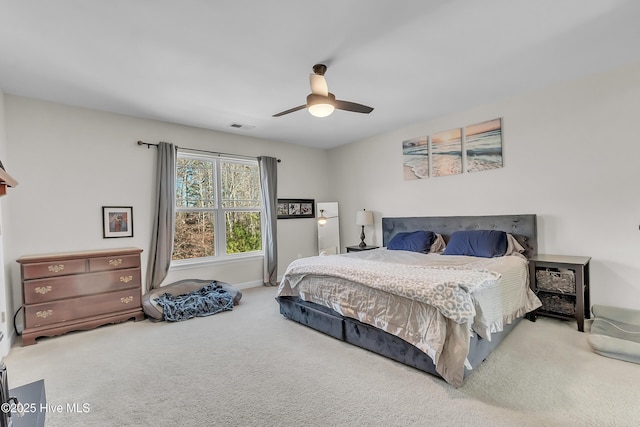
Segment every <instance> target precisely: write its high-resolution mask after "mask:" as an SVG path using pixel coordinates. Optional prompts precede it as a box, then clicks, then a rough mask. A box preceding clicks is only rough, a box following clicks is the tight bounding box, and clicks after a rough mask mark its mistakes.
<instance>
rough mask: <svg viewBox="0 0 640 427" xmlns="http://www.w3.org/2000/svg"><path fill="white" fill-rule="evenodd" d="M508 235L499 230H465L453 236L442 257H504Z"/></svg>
mask: <svg viewBox="0 0 640 427" xmlns="http://www.w3.org/2000/svg"><path fill="white" fill-rule="evenodd" d="M506 251H507V233H505V232H504V231H498V230H465V231H456V232H454V233H453V234H452V235H451V238H450V239H449V243H448V244H447V247H446V248H445V249H444V252H443V253H442V255H468V256H477V257H482V258H493V257H496V256H503V255H504V254H505V252H506Z"/></svg>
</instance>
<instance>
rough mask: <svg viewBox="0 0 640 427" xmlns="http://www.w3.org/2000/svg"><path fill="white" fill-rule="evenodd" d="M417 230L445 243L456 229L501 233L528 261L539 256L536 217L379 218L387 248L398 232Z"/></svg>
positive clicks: (526, 215)
mask: <svg viewBox="0 0 640 427" xmlns="http://www.w3.org/2000/svg"><path fill="white" fill-rule="evenodd" d="M417 230H428V231H433V232H434V233H440V234H442V237H443V238H444V240H445V241H446V242H448V241H449V236H451V233H453V232H454V231H457V230H502V231H505V232H507V233H511V234H512V235H513V236H514V237H515V238H516V239H517V240H518V242H519V243H520V244H521V245H522V247H523V248H524V249H525V253H524V255H525V256H526V257H527V258H530V257H532V256H533V255H536V254H537V253H538V231H537V225H536V216H535V214H525V215H489V216H431V217H429V216H425V217H403V218H382V244H383V246H387V242H389V240H391V238H392V237H393V236H395V235H396V234H397V233H400V232H403V231H417Z"/></svg>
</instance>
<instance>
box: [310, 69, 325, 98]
mask: <svg viewBox="0 0 640 427" xmlns="http://www.w3.org/2000/svg"><path fill="white" fill-rule="evenodd" d="M309 84H310V85H311V93H313V94H314V95H322V96H327V95H328V93H329V88H328V87H327V80H326V79H325V78H324V76H321V75H319V74H309Z"/></svg>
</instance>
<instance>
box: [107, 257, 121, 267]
mask: <svg viewBox="0 0 640 427" xmlns="http://www.w3.org/2000/svg"><path fill="white" fill-rule="evenodd" d="M120 264H122V260H121V259H120V258H118V259H110V260H109V265H110V266H111V267H117V266H119V265H120Z"/></svg>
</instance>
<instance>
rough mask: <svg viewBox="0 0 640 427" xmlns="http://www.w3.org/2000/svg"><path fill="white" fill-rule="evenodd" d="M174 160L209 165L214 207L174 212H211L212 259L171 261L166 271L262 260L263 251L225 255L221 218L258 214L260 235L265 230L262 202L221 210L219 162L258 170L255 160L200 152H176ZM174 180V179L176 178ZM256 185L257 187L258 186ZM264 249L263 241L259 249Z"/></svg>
mask: <svg viewBox="0 0 640 427" xmlns="http://www.w3.org/2000/svg"><path fill="white" fill-rule="evenodd" d="M177 158H189V159H195V160H206V161H211V162H213V167H214V173H215V179H216V182H215V184H214V187H215V204H214V207H212V208H179V207H177V206H176V214H177V213H178V212H193V211H198V210H200V211H209V212H213V218H214V223H213V227H214V228H213V229H214V233H215V234H214V253H215V254H216V255H214V256H208V257H199V258H189V259H181V260H173V259H172V260H171V265H170V269H171V270H180V269H183V268H190V267H199V266H203V265H210V264H218V263H233V262H241V261H246V260H251V259H257V258H263V257H264V248H263V249H261V250H259V251H251V252H242V253H235V254H228V253H227V229H226V223H225V214H226V213H227V212H260V233H261V235H262V233H263V232H264V227H265V218H264V216H265V213H264V206H263V204H262V200H260V207H259V208H249V207H241V208H225V207H223V206H222V168H221V167H220V163H221V162H232V163H243V164H248V165H252V166H258V160H257V159H256V160H252V159H247V158H242V157H234V156H231V155H224V156H223V155H219V154H214V153H212V154H203V153H200V152H193V151H189V150H185V149H179V150H178V155H177ZM176 179H177V177H176ZM175 184H176V183H175V182H174V192H175ZM258 185H260V183H259V184H258ZM263 246H264V240H263V245H261V247H263Z"/></svg>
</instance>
